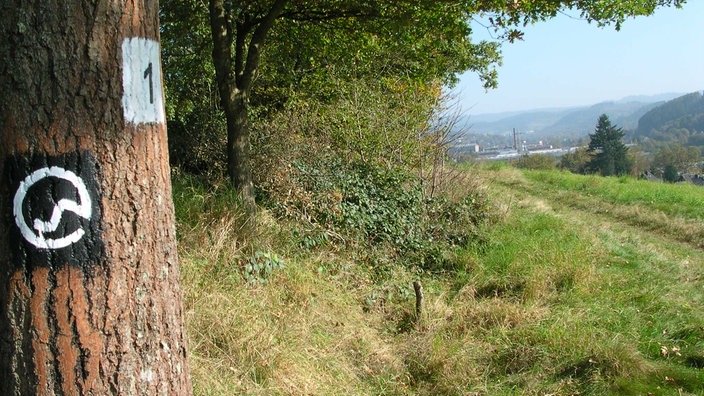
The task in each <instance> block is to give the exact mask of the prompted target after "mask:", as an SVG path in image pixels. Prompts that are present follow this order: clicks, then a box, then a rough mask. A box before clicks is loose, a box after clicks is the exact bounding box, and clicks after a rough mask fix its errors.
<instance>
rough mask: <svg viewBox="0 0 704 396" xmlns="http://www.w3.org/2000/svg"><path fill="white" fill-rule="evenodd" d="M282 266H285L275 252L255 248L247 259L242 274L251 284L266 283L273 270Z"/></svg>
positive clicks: (282, 267)
mask: <svg viewBox="0 0 704 396" xmlns="http://www.w3.org/2000/svg"><path fill="white" fill-rule="evenodd" d="M284 268H286V266H285V265H284V261H283V260H282V259H281V258H280V257H279V256H277V255H276V254H275V253H271V252H262V251H259V250H257V251H256V252H255V253H254V255H252V256H250V257H249V258H248V259H247V263H246V264H245V266H244V270H243V276H244V279H245V280H246V281H247V282H249V283H251V284H256V283H259V284H266V283H267V282H268V281H269V280H268V278H269V276H270V275H271V274H272V272H273V271H275V270H281V269H284Z"/></svg>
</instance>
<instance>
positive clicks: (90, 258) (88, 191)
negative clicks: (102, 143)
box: [7, 152, 105, 272]
mask: <svg viewBox="0 0 704 396" xmlns="http://www.w3.org/2000/svg"><path fill="white" fill-rule="evenodd" d="M7 169H8V173H9V175H10V180H9V182H10V185H11V187H10V188H11V191H13V192H14V195H13V197H12V204H11V207H12V215H13V220H14V225H15V227H13V228H12V231H11V238H12V242H13V243H12V244H11V246H12V249H13V253H14V257H15V260H14V261H15V263H16V264H15V266H16V268H15V269H17V268H18V267H20V266H23V265H24V266H26V267H27V269H29V270H31V269H32V268H35V267H50V268H58V267H61V266H64V265H70V266H73V267H79V268H81V269H83V270H88V272H90V271H89V270H90V269H91V268H92V267H93V266H94V265H95V264H97V263H99V262H100V261H102V258H103V257H104V255H105V254H104V248H103V243H102V240H101V226H100V220H101V214H102V210H101V208H100V194H99V190H98V171H97V168H96V164H95V160H94V158H93V156H92V155H90V154H89V153H85V152H83V153H81V152H76V153H70V154H64V155H60V156H54V157H51V156H43V155H36V154H35V155H32V156H15V157H11V158H10V159H9V160H8V161H7Z"/></svg>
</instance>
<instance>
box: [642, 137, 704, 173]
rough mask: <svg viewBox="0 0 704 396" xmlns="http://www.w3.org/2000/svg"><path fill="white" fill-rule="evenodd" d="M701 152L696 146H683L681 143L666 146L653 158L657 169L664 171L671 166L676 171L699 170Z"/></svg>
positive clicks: (653, 164) (654, 166)
mask: <svg viewBox="0 0 704 396" xmlns="http://www.w3.org/2000/svg"><path fill="white" fill-rule="evenodd" d="M701 159H702V157H701V153H700V151H699V150H698V149H696V148H694V147H683V146H681V145H679V144H676V145H674V146H672V147H671V148H669V147H665V148H663V149H662V150H660V151H659V152H658V153H657V154H656V155H655V158H653V163H652V166H653V168H654V169H655V170H659V171H661V172H662V171H664V170H665V169H666V168H671V170H674V172H675V173H680V172H682V173H685V172H691V171H697V170H698V168H699V162H700V161H701Z"/></svg>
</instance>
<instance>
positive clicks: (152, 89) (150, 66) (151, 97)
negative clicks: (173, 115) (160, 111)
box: [144, 62, 154, 104]
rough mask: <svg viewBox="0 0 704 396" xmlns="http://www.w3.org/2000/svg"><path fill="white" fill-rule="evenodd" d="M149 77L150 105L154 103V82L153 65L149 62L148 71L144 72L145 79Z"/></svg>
mask: <svg viewBox="0 0 704 396" xmlns="http://www.w3.org/2000/svg"><path fill="white" fill-rule="evenodd" d="M147 76H149V103H152V104H153V103H154V83H153V81H152V63H151V62H149V66H148V67H147V70H145V71H144V78H147Z"/></svg>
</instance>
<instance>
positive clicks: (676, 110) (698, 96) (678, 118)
mask: <svg viewBox="0 0 704 396" xmlns="http://www.w3.org/2000/svg"><path fill="white" fill-rule="evenodd" d="M682 130H686V131H687V133H689V134H693V133H696V132H704V94H703V93H702V92H692V93H690V94H687V95H684V96H680V97H678V98H676V99H673V100H670V101H667V102H665V103H662V104H660V105H658V106H657V107H655V108H653V109H651V110H650V111H648V112H647V113H645V114H644V115H643V116H642V117H641V118H640V120H639V121H638V128H637V130H636V134H637V135H638V136H647V137H654V136H657V135H658V134H660V135H666V134H668V132H677V133H681V132H680V131H682Z"/></svg>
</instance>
